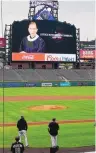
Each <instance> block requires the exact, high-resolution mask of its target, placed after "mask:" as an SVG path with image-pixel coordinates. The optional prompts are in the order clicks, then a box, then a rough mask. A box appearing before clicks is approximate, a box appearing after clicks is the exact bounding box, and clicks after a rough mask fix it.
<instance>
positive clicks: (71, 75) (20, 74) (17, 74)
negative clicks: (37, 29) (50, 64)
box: [0, 69, 95, 82]
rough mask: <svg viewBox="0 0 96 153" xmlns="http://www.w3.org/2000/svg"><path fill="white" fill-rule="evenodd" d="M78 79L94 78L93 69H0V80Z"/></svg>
mask: <svg viewBox="0 0 96 153" xmlns="http://www.w3.org/2000/svg"><path fill="white" fill-rule="evenodd" d="M3 79H4V81H21V82H23V81H80V80H86V81H88V80H89V81H90V80H95V70H94V69H91V70H89V69H88V70H80V69H71V70H63V69H54V70H50V69H47V70H44V69H42V70H41V69H35V70H33V69H15V70H14V69H9V70H7V69H4V71H3V69H0V81H2V80H3Z"/></svg>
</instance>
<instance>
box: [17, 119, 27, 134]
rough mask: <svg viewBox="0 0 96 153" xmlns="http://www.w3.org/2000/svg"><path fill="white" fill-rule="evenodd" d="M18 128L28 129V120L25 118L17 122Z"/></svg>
mask: <svg viewBox="0 0 96 153" xmlns="http://www.w3.org/2000/svg"><path fill="white" fill-rule="evenodd" d="M17 128H18V130H19V131H21V130H26V131H27V129H28V125H27V122H26V121H25V120H24V119H20V120H19V121H18V122H17Z"/></svg>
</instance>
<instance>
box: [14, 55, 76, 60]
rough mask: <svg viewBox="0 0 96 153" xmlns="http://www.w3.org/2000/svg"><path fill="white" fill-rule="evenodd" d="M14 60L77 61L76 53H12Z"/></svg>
mask: <svg viewBox="0 0 96 153" xmlns="http://www.w3.org/2000/svg"><path fill="white" fill-rule="evenodd" d="M12 61H50V62H55V61H58V62H59V61H60V62H76V54H46V53H45V54H44V53H12Z"/></svg>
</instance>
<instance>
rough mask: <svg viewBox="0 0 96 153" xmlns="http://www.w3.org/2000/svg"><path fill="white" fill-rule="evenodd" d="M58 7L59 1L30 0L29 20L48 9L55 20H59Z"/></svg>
mask: <svg viewBox="0 0 96 153" xmlns="http://www.w3.org/2000/svg"><path fill="white" fill-rule="evenodd" d="M38 6H39V7H38ZM37 7H38V9H37ZM58 7H59V2H58V0H40V1H39V0H30V2H29V13H28V19H29V20H32V19H33V18H34V16H35V15H36V13H37V12H36V11H38V12H40V10H41V9H43V8H44V9H45V8H46V9H47V10H48V11H51V14H52V16H53V17H54V18H55V20H58ZM37 20H38V19H37Z"/></svg>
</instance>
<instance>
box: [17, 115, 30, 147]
mask: <svg viewBox="0 0 96 153" xmlns="http://www.w3.org/2000/svg"><path fill="white" fill-rule="evenodd" d="M17 128H18V131H19V137H20V142H21V137H22V136H24V137H25V145H26V147H28V140H27V129H28V125H27V122H26V120H25V119H24V116H21V118H20V120H19V121H18V122H17Z"/></svg>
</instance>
